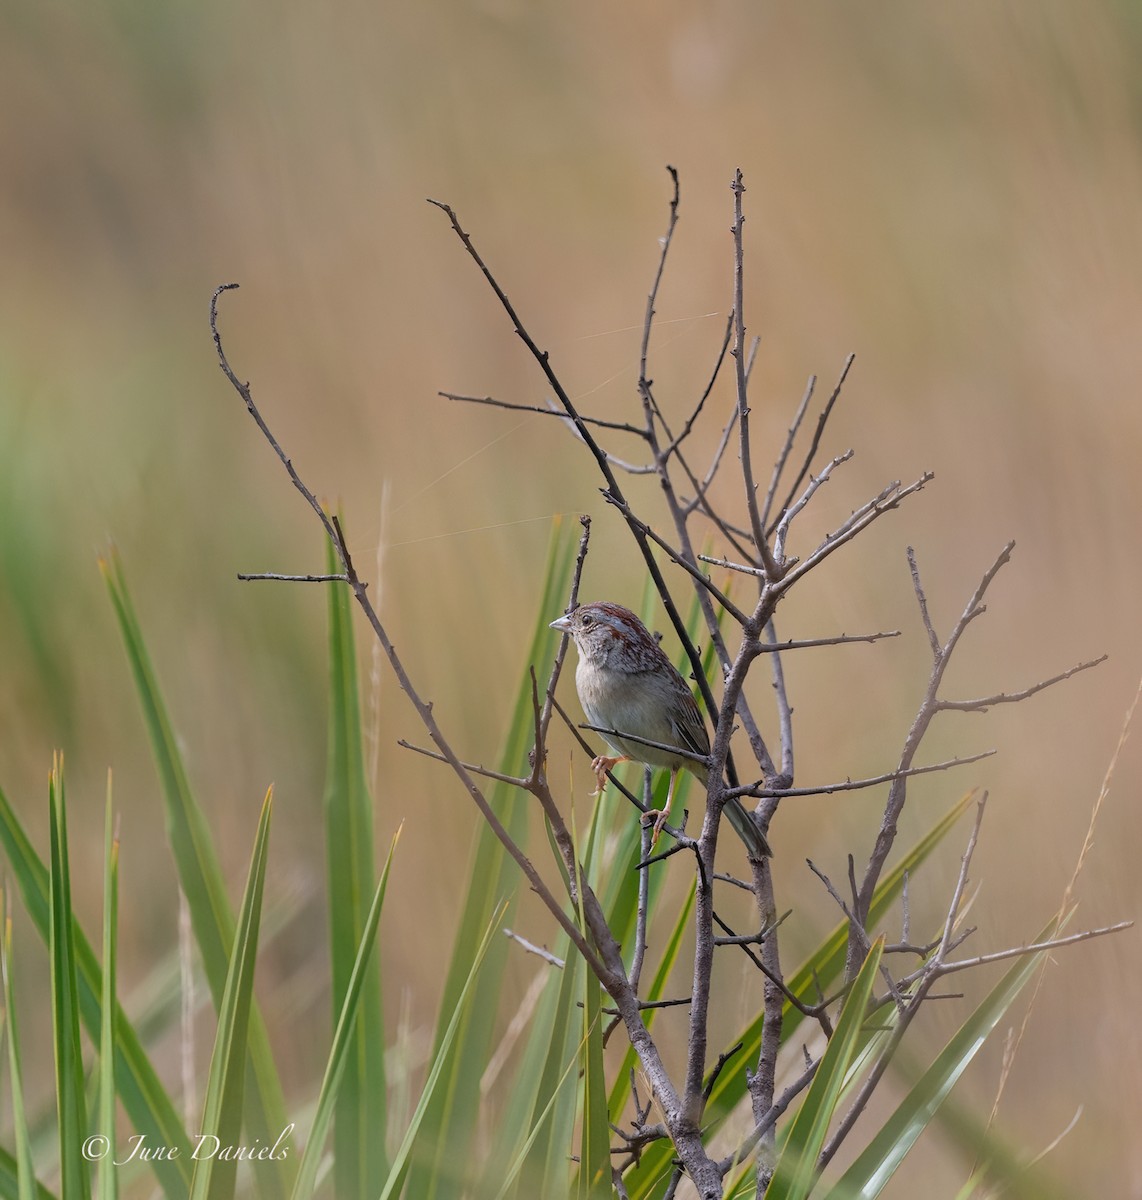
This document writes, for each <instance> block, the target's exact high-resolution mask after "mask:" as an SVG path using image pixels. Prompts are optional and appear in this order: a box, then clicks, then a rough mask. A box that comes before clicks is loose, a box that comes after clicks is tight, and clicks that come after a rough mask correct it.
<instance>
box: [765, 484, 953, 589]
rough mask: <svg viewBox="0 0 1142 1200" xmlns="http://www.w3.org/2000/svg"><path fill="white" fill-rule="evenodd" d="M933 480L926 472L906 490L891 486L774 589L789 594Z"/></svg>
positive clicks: (837, 530)
mask: <svg viewBox="0 0 1142 1200" xmlns="http://www.w3.org/2000/svg"><path fill="white" fill-rule="evenodd" d="M933 479H935V475H934V474H933V473H932V472H931V471H925V472H924V474H923V475H921V476H920V478H919V479H917V480H916V481H915V482H914V483H910V484H909V485H908V486H907V487H901V486H900V484H899V483H893V484H890V485H889V486H888V487H887V488H885V490H884V491H883V492H881V494H880V495H879V496H877V497H876V499H875V500H871V501H869V503H868V504H867V505H865V506H864V507H863V508H862V509H858V510H857V511H856V512H855V513H853V515H852V516H851V517H850V518H849V519H848V520H847V521H846V522H844V524H842V525H841V526H840V528H839V529H836V530H834V531H833V532H832V533H830V534H829V535H828V536H827V537H826V538H825V540H824V541H823V542H822V543H821V544H820V545H819V546H818V547H817V549H816V550H814V551H813V553H812V554H810V555H809V556H808V557H807V558H806V559H805V560H804V561H803V562H799V563H798V564H797V565H796V566H795V567H792V568H791V569H790V570H789V572H788V573H787V574H786V575H785V576H784V578H782V579H781V580H780V581H779V582H778V583H777V584H775V585H774V586H775V587H778V588H780V589H781V590H782V591H788V590H789V588H790V587H792V585H793V584H794V583H795V582H796V581H797V580H798V579H800V578H801V576H802V575H805V574H806V573H807V572H809V571H811V570H812V569H813V568H814V567H815V566H817V564H818V563H820V562H821V561H823V560H824V559H826V558H828V556H829V555H830V554H832V553H833V551H834V550H838V549H840V547H841V546H843V545H845V544H846V543H848V542H851V541H852V540H853V538H855V537H856V536H857V534H858V533H861V532H863V531H864V530H865V529H867V528H868V527H869V526H870V525H871V524H872V523H873V521H875V520H876V519H877V518H878V517H882V516H884V514H885V513H886V512H891V511H892V510H893V509H895V508H899V506H900V504H901V503H902V502H903V501H904V500H906V499H907V498H908V497H909V496H912V495H914V494H915V493H916V492H919V491H922V490H923V488H924V486H925V485H926V484H928V483H931V481H932V480H933Z"/></svg>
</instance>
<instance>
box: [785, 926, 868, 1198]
mask: <svg viewBox="0 0 1142 1200" xmlns="http://www.w3.org/2000/svg"><path fill="white" fill-rule="evenodd" d="M883 953H884V937H883V935H882V936H881V937H879V938H877V939H876V941H875V942H873V944H872V948H871V949H870V950H869V952H868V956H867V957H866V958H865V960H864V965H863V966H862V967H861V969H860V972H859V973H858V975H857V977H856V980H855V981H854V983H853V987H852V991H850V992H849V994H848V995H847V996H846V997H845V1002H844V1005H843V1007H842V1008H841V1015H840V1018H839V1019H838V1021H837V1025H836V1029H835V1030H834V1031H833V1036H832V1037H831V1038H830V1039H829V1045H828V1047H827V1049H826V1050H825V1053H824V1056H823V1057H822V1059H821V1065H820V1066H819V1067H818V1068H817V1073H816V1075H814V1076H813V1082H812V1083H811V1084H810V1085H809V1090H808V1092H807V1093H806V1094H805V1099H804V1101H803V1102H802V1104H801V1107H800V1108H799V1109H798V1110H797V1115H796V1116H795V1117H794V1118H793V1123H792V1125H791V1126H790V1127H789V1134H788V1136H787V1137H786V1139H785V1146H784V1148H783V1150H782V1151H781V1156H780V1157H779V1158H778V1160H777V1166H776V1168H775V1169H774V1172H773V1178H772V1179H771V1180H770V1182H769V1187H767V1188H766V1190H765V1198H766V1200H806V1197H807V1196H808V1195H809V1193H810V1192H811V1191H812V1190H813V1185H814V1183H815V1182H816V1179H817V1156H818V1155H819V1154H820V1153H821V1148H822V1147H823V1146H824V1144H825V1137H826V1135H827V1134H828V1132H829V1122H830V1121H831V1120H832V1119H833V1112H834V1110H835V1109H836V1107H837V1101H838V1100H839V1099H840V1097H841V1090H842V1088H843V1087H844V1083H845V1075H846V1074H847V1072H848V1069H849V1065H850V1063H851V1062H852V1061H853V1057H854V1056H855V1054H856V1053H857V1050H858V1048H859V1040H860V1033H861V1026H862V1025H863V1024H864V1020H865V1016H866V1014H867V1012H868V1003H869V1000H870V999H871V997H872V989H873V984H874V983H875V982H876V973H877V971H878V970H879V969H880V958H881V955H882V954H883Z"/></svg>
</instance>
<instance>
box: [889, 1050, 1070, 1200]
mask: <svg viewBox="0 0 1142 1200" xmlns="http://www.w3.org/2000/svg"><path fill="white" fill-rule="evenodd" d="M901 1049H903V1047H901V1048H898V1049H897V1051H896V1054H895V1055H894V1056H893V1059H892V1069H893V1071H894V1073H895V1074H896V1075H897V1076H898V1077H903V1076H907V1078H908V1083H909V1084H912V1083H915V1081H916V1080H917V1079H918V1078H919V1077H920V1071H919V1070H914V1069H912V1068H911V1065H910V1064H905V1063H904V1062H902V1059H903V1057H904V1056H903V1055H902V1054H901ZM933 1127H934V1128H936V1127H938V1129H939V1131H940V1134H941V1135H942V1138H941V1140H947V1141H950V1142H951V1143H953V1144H954V1145H955V1146H957V1147H958V1148H959V1150H960V1152H961V1153H962V1154H963V1156H964V1159H965V1161H966V1162H967V1163H968V1164H971V1165H972V1166H973V1167H974V1169H973V1170H972V1175H971V1178H970V1179H969V1180H968V1184H970V1185H971V1187H972V1190H976V1191H978V1193H979V1195H980V1196H981V1197H985V1196H1002V1197H1003V1200H1064V1197H1069V1196H1070V1192H1069V1191H1067V1190H1066V1188H1065V1187H1064V1185H1063V1183H1062V1181H1060V1180H1056V1179H1055V1178H1053V1177H1051V1176H1050V1175H1049V1173H1048V1169H1047V1168H1046V1167H1045V1166H1040V1165H1038V1164H1037V1163H1036V1162H1035V1161H1034V1159H1035V1156H1034V1155H1032V1154H1031V1153H1028V1152H1027V1151H1026V1150H1024V1149H1022V1148H1019V1147H1016V1146H1013V1145H1012V1144H1011V1143H1010V1142H1009V1141H1008V1140H1007V1138H1005V1137H1004V1136H1003V1135H1002V1134H1001V1133H1000V1132H999V1131H997V1130H996V1129H994V1128H992V1127H991V1126H990V1125H989V1124H988V1121H987V1116H986V1114H981V1113H980V1111H979V1109H978V1108H977V1107H976V1106H975V1105H974V1104H973V1103H971V1102H970V1101H966V1100H965V1101H961V1100H959V1099H957V1097H956V1095H955V1093H954V1092H953V1093H952V1094H951V1095H949V1096H947V1097H946V1098H945V1099H944V1102H943V1103H942V1104H941V1105H940V1107H939V1109H938V1110H937V1112H936V1116H935V1119H934V1121H933ZM966 1186H967V1185H966V1184H965V1187H966ZM967 1194H968V1195H970V1194H971V1192H970V1191H969V1192H968V1193H967Z"/></svg>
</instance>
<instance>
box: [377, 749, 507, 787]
mask: <svg viewBox="0 0 1142 1200" xmlns="http://www.w3.org/2000/svg"><path fill="white" fill-rule="evenodd" d="M397 745H398V746H400V748H401V749H402V750H411V751H412V752H413V753H414V754H422V755H423V756H424V757H425V758H431V759H432V760H433V762H442V763H447V764H448V765H449V766H451V765H452V760H451V759H450V758H448V756H447V755H445V754H441V753H439V751H436V750H429V749H428V747H427V746H416V745H414V744H413V743H412V742H409V741H406V740H405V739H404V738H397ZM460 765H461V766H462V767H463V768H464V770H465V771H470V772H471V773H472V774H473V775H479V776H480V777H481V778H483V779H492V780H494V781H495V782H496V783H506V784H508V785H509V786H511V787H518V788H523V789H524V790H525V791H526V790H527V787H528V780H527V779H524V778H522V777H520V776H517V775H504V774H503V773H502V772H500V771H492V770H490V769H489V768H488V767H482V766H480V764H479V763H469V762H463V761H462V760H461V761H460Z"/></svg>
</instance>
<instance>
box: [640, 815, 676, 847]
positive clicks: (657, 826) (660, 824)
mask: <svg viewBox="0 0 1142 1200" xmlns="http://www.w3.org/2000/svg"><path fill="white" fill-rule="evenodd" d="M669 817H670V809H668V808H651V809H647V811H646V812H644V813H643V814H642V824H643V825H649V824H650V822H651V819H652V818H653V820H654V827H653V829H652V830H651V834H650V844H651V845H652V846H657V845H658V839H659V838H660V837H661V836H662V831H663V829H664V828H665V827H666V822H667V820H668V819H669Z"/></svg>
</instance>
